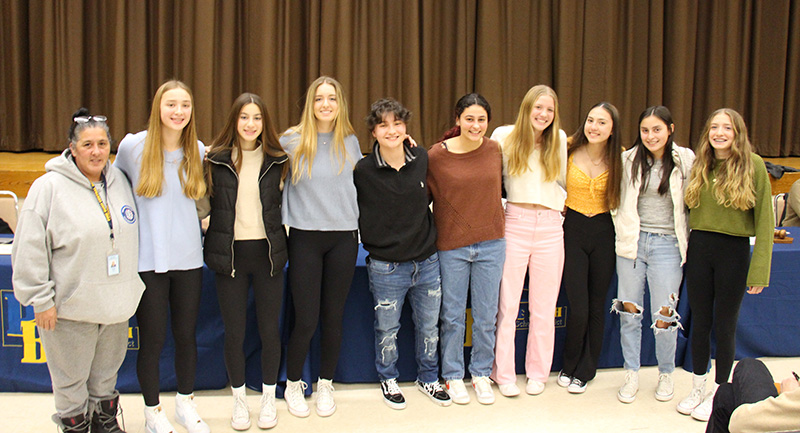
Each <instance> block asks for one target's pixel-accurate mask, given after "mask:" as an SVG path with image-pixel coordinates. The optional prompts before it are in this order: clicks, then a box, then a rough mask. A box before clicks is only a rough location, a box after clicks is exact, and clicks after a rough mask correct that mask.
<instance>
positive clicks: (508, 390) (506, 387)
mask: <svg viewBox="0 0 800 433" xmlns="http://www.w3.org/2000/svg"><path fill="white" fill-rule="evenodd" d="M497 388H499V389H500V394H502V395H503V396H504V397H516V396H518V395H519V387H518V386H517V384H516V383H513V382H512V383H506V384H503V385H500V384H498V385H497Z"/></svg>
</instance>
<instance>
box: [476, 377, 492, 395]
mask: <svg viewBox="0 0 800 433" xmlns="http://www.w3.org/2000/svg"><path fill="white" fill-rule="evenodd" d="M472 383H473V384H474V385H475V388H476V389H477V390H478V391H479V392H481V393H484V392H491V390H492V380H491V379H489V377H488V376H478V377H473V378H472Z"/></svg>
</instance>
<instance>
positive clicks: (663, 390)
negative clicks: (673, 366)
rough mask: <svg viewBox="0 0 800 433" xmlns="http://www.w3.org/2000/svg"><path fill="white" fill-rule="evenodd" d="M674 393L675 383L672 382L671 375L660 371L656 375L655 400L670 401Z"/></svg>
mask: <svg viewBox="0 0 800 433" xmlns="http://www.w3.org/2000/svg"><path fill="white" fill-rule="evenodd" d="M674 395H675V385H674V384H673V383H672V375H671V374H669V373H661V374H659V375H658V385H657V386H656V400H658V401H670V400H672V396H674Z"/></svg>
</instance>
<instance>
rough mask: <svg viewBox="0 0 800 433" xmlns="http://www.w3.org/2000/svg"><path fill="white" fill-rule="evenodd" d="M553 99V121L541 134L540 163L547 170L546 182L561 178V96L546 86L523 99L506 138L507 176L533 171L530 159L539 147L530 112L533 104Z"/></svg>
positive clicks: (537, 88) (504, 146) (545, 172)
mask: <svg viewBox="0 0 800 433" xmlns="http://www.w3.org/2000/svg"><path fill="white" fill-rule="evenodd" d="M542 96H550V97H552V98H553V102H554V107H555V111H554V116H553V122H552V123H551V124H550V125H549V126H548V127H547V128H545V130H544V131H543V133H542V147H541V151H540V152H539V163H540V164H541V165H542V167H544V178H545V181H547V182H552V181H554V180H556V178H558V174H559V170H560V167H561V155H560V149H559V148H560V147H561V143H560V142H559V135H560V134H559V131H561V117H560V116H559V115H558V96H556V92H555V90H553V89H551V88H550V87H548V86H545V85H544V84H539V85H538V86H533V87H531V88H530V90H528V93H526V94H525V97H524V98H522V103H521V104H520V106H519V113H518V114H517V120H516V122H514V129H513V130H511V133H509V134H508V137H506V140H505V143H504V145H503V153H504V154H505V156H506V158H507V160H508V164H507V168H508V174H509V175H511V176H519V175H521V174H523V173H525V172H526V171H528V170H532V168H531V167H530V166H529V165H528V159H529V157H530V155H531V153H532V152H533V149H534V147H535V145H536V143H534V131H533V125H531V112H532V111H533V104H535V103H536V101H537V100H538V99H539V98H540V97H542Z"/></svg>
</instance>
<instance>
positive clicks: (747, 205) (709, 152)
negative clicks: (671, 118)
mask: <svg viewBox="0 0 800 433" xmlns="http://www.w3.org/2000/svg"><path fill="white" fill-rule="evenodd" d="M718 114H726V115H727V116H728V117H729V118H730V119H731V124H732V125H733V132H734V138H733V143H731V154H730V156H728V157H727V158H725V159H724V160H722V162H721V163H720V165H719V169H718V170H717V173H716V175H715V181H714V182H710V181H709V178H710V176H711V173H712V172H713V171H714V166H715V165H716V163H717V158H716V156H715V154H714V148H713V147H712V146H711V141H710V140H709V138H708V135H709V131H710V130H711V121H712V120H714V117H716V116H717V115H718ZM752 151H753V146H752V145H751V144H750V140H749V139H748V138H747V125H745V123H744V119H743V118H742V115H741V114H739V113H737V112H736V111H735V110H732V109H730V108H720V109H719V110H717V111H715V112H713V113H711V116H709V117H708V120H707V121H706V126H705V127H704V128H703V133H702V134H701V135H700V139H699V140H698V143H697V158H696V159H695V161H694V165H692V174H691V178H690V179H691V180H690V181H689V186H687V187H686V197H685V199H686V205H687V206H689V207H690V208H695V207H697V206H698V205H699V204H700V191H701V190H702V189H703V188H704V187H705V186H706V185H711V191H712V193H713V194H714V198H715V199H716V200H717V203H719V204H721V205H722V206H725V207H732V208H735V209H740V210H747V209H752V208H753V206H755V205H756V191H755V183H754V181H753V160H752V159H751V157H750V153H751V152H752Z"/></svg>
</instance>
